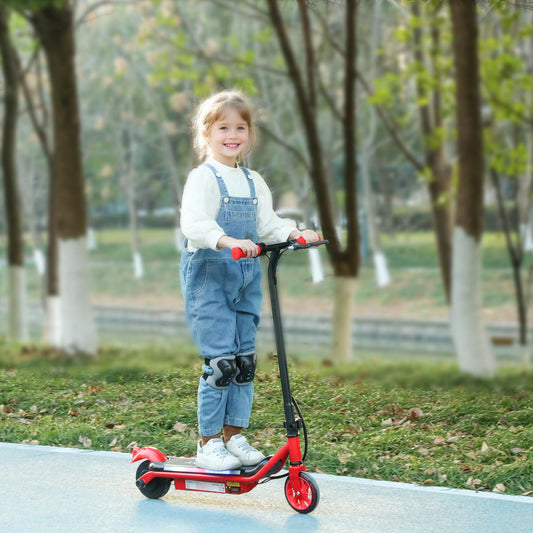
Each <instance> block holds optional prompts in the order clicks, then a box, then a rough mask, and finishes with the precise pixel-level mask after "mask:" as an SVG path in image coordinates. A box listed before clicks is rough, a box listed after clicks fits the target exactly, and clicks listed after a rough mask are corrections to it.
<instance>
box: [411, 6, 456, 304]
mask: <svg viewBox="0 0 533 533" xmlns="http://www.w3.org/2000/svg"><path fill="white" fill-rule="evenodd" d="M412 10H413V14H414V15H415V16H416V17H420V16H421V13H420V5H419V2H418V1H417V2H414V3H413V5H412ZM424 27H425V25H424V24H418V25H416V26H415V28H414V30H413V37H414V43H415V49H414V55H415V59H416V61H417V62H418V63H419V64H420V65H421V66H425V64H426V55H425V54H424V48H423V38H422V37H423V35H422V29H423V28H424ZM439 41H440V34H439V29H438V28H433V29H432V31H431V43H432V47H431V54H430V56H431V58H432V59H433V66H435V62H436V59H437V57H438V56H439V54H441V51H440V45H439ZM434 74H435V80H436V81H435V86H434V89H433V91H432V93H431V95H429V96H430V98H427V97H428V95H427V94H426V92H425V90H424V89H423V84H422V83H421V81H420V79H419V76H417V78H416V87H417V95H418V98H419V100H421V101H427V102H428V103H427V104H425V105H421V106H420V108H419V113H420V127H421V130H422V141H423V146H424V155H425V163H426V166H427V168H428V169H429V171H430V174H431V177H430V181H429V183H428V191H429V196H430V200H431V211H432V214H433V224H434V228H435V230H434V231H435V240H436V244H437V253H438V257H439V266H440V272H441V277H442V282H443V285H444V293H445V296H446V300H447V301H448V302H449V301H450V291H451V265H452V235H451V232H452V209H451V203H450V192H451V184H452V169H451V165H450V164H449V163H448V161H447V159H446V155H445V151H444V140H439V142H438V144H437V145H435V143H436V140H435V133H436V132H437V131H438V129H439V128H440V127H441V126H442V120H441V89H440V76H439V73H438V72H435V73H434Z"/></svg>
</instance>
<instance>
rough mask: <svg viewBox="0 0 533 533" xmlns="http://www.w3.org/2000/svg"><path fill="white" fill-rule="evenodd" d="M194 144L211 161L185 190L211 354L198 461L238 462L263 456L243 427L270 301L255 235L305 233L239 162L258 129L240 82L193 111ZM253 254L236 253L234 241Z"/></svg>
mask: <svg viewBox="0 0 533 533" xmlns="http://www.w3.org/2000/svg"><path fill="white" fill-rule="evenodd" d="M193 134H194V138H193V140H194V146H195V149H196V151H197V154H198V156H199V158H200V159H203V158H206V159H205V161H204V163H203V164H201V165H200V166H199V167H197V168H195V169H194V170H192V171H191V173H190V174H189V176H188V178H187V183H186V184H185V188H184V191H183V199H182V206H181V229H182V231H183V233H184V235H185V237H186V250H185V252H184V253H183V255H182V259H181V265H180V273H181V286H182V292H183V297H184V300H185V310H186V314H187V320H188V323H189V328H190V330H191V332H192V335H193V338H194V340H195V343H196V344H197V346H198V349H199V351H200V353H201V355H202V357H203V358H204V365H203V375H202V377H201V378H200V384H199V387H198V426H199V433H200V435H201V438H200V440H199V441H198V446H197V459H196V462H197V465H198V466H199V467H202V468H207V469H210V470H229V469H236V468H239V467H240V466H241V465H243V466H250V465H255V464H257V463H259V462H261V461H262V460H263V459H264V458H265V457H264V455H263V454H262V453H261V452H260V451H258V450H256V449H254V448H253V447H252V446H250V444H248V442H247V440H246V437H244V436H243V435H242V434H241V431H242V429H243V428H246V427H248V423H249V419H250V413H251V409H252V399H253V394H254V386H253V379H254V375H255V366H256V353H255V336H256V329H257V325H258V323H259V313H260V309H261V271H260V264H259V259H258V258H257V255H258V249H257V246H256V245H255V243H256V242H265V243H267V244H268V243H273V242H281V241H286V240H288V239H295V238H297V237H300V236H303V237H304V238H305V240H306V241H307V242H315V241H317V240H318V235H317V234H316V233H315V232H314V231H312V230H304V231H302V232H300V231H298V230H297V229H296V228H295V227H294V225H293V223H292V222H291V221H286V220H283V219H281V218H279V217H278V216H277V215H276V214H275V213H274V211H273V208H272V196H271V193H270V190H269V189H268V187H267V185H266V183H265V181H264V180H263V178H262V177H261V176H260V175H259V174H258V173H257V172H254V171H250V170H248V169H246V168H244V167H240V166H239V164H238V163H239V162H240V161H241V160H242V159H243V158H244V157H245V156H246V155H247V154H248V153H250V151H251V150H252V148H253V144H254V139H255V130H254V124H253V120H252V112H251V108H250V105H249V103H248V101H247V100H246V98H245V97H244V96H243V95H242V94H241V93H240V92H239V91H236V90H231V91H223V92H221V93H218V94H215V95H214V96H211V97H210V98H208V99H206V100H205V101H204V102H203V103H201V104H200V106H199V107H198V109H197V112H196V114H195V116H194V118H193ZM232 248H240V249H241V250H243V252H244V253H245V254H246V258H244V259H241V260H239V261H235V260H234V259H233V258H232V257H231V249H232Z"/></svg>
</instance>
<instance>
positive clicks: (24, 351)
mask: <svg viewBox="0 0 533 533" xmlns="http://www.w3.org/2000/svg"><path fill="white" fill-rule="evenodd" d="M297 357H298V354H293V357H292V358H291V364H290V366H291V379H292V386H293V393H294V396H295V398H296V399H297V400H298V402H299V405H300V407H301V409H302V411H303V413H304V416H305V419H306V425H307V428H308V432H309V453H308V457H307V459H306V465H307V466H308V469H309V470H310V471H316V472H326V473H330V474H338V475H346V476H358V477H365V478H372V479H384V480H390V481H403V482H407V483H417V484H422V485H438V486H443V487H454V488H460V489H472V490H474V489H475V490H487V491H496V492H505V493H507V494H523V495H531V494H533V427H532V424H531V420H533V380H532V378H533V372H532V371H531V370H529V371H524V370H521V369H519V368H516V367H505V368H502V370H501V371H500V373H499V375H498V377H497V378H495V379H494V380H492V381H482V380H477V379H473V378H468V377H466V376H464V375H461V374H460V373H459V372H458V371H457V368H456V367H455V365H454V364H452V363H448V362H435V361H432V362H424V361H420V360H419V359H418V360H417V361H416V362H398V361H394V362H391V361H387V360H386V359H383V360H378V359H366V360H363V361H361V362H358V363H353V364H344V365H342V366H336V365H333V364H331V363H319V362H317V361H314V362H313V361H311V362H309V361H307V362H305V363H301V362H300V363H299V362H297V360H298V359H297ZM274 359H275V358H273V357H270V358H268V357H266V356H265V357H263V358H262V359H261V361H260V364H259V368H258V372H257V377H256V399H255V404H254V412H253V415H252V423H251V426H250V428H249V429H248V430H247V435H248V437H249V438H250V439H251V441H252V442H253V443H254V445H257V446H259V447H260V448H261V449H262V450H263V451H264V452H266V453H273V452H274V451H275V450H276V449H277V448H278V447H279V446H280V444H281V442H282V441H283V439H284V430H283V423H282V422H283V421H282V419H281V413H282V412H283V410H282V401H281V395H280V389H279V383H278V381H279V380H278V377H277V372H276V366H275V361H274ZM200 373H201V370H200V362H199V359H198V358H197V356H196V355H195V350H194V348H192V347H184V346H181V347H173V348H172V347H153V346H152V347H139V348H137V349H127V348H116V347H108V348H105V349H102V350H101V351H100V353H99V355H98V357H96V358H94V359H70V358H65V357H64V356H61V355H60V354H57V353H55V352H54V351H53V350H50V349H48V348H45V347H39V346H32V347H25V348H24V347H19V346H16V345H13V344H9V343H7V342H6V341H1V340H0V441H7V442H23V443H30V444H42V445H52V446H68V447H78V448H90V449H97V450H114V451H117V452H129V450H130V449H131V448H132V446H134V445H135V444H138V445H141V446H147V445H151V446H156V447H158V448H160V449H161V450H163V451H164V452H165V453H168V454H172V455H193V454H194V453H195V446H196V444H195V441H196V438H197V433H196V387H197V382H198V377H199V375H200Z"/></svg>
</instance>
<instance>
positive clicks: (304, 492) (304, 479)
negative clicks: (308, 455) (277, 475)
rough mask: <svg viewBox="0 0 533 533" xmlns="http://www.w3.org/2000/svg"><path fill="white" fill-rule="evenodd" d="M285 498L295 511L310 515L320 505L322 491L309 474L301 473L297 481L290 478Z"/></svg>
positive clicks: (286, 484) (286, 486)
mask: <svg viewBox="0 0 533 533" xmlns="http://www.w3.org/2000/svg"><path fill="white" fill-rule="evenodd" d="M285 498H287V502H288V503H289V505H290V506H291V507H292V508H293V509H294V510H295V511H298V512H299V513H310V512H311V511H312V510H313V509H314V508H315V507H316V506H317V505H318V500H319V499H320V491H319V489H318V485H317V483H316V481H315V480H314V479H313V478H312V477H311V476H310V475H309V474H308V473H307V472H300V475H299V476H298V478H297V479H291V478H290V477H288V478H287V481H285Z"/></svg>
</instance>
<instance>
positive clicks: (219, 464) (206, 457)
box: [196, 438, 241, 470]
mask: <svg viewBox="0 0 533 533" xmlns="http://www.w3.org/2000/svg"><path fill="white" fill-rule="evenodd" d="M196 466H197V467H199V468H207V469H208V470H235V469H237V468H240V467H241V462H240V461H239V459H237V457H235V456H233V455H232V454H231V453H229V452H228V450H226V448H225V447H224V443H223V442H222V439H220V438H216V439H211V440H210V441H209V442H207V443H206V444H205V445H204V446H202V441H201V440H199V441H198V446H197V449H196Z"/></svg>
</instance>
